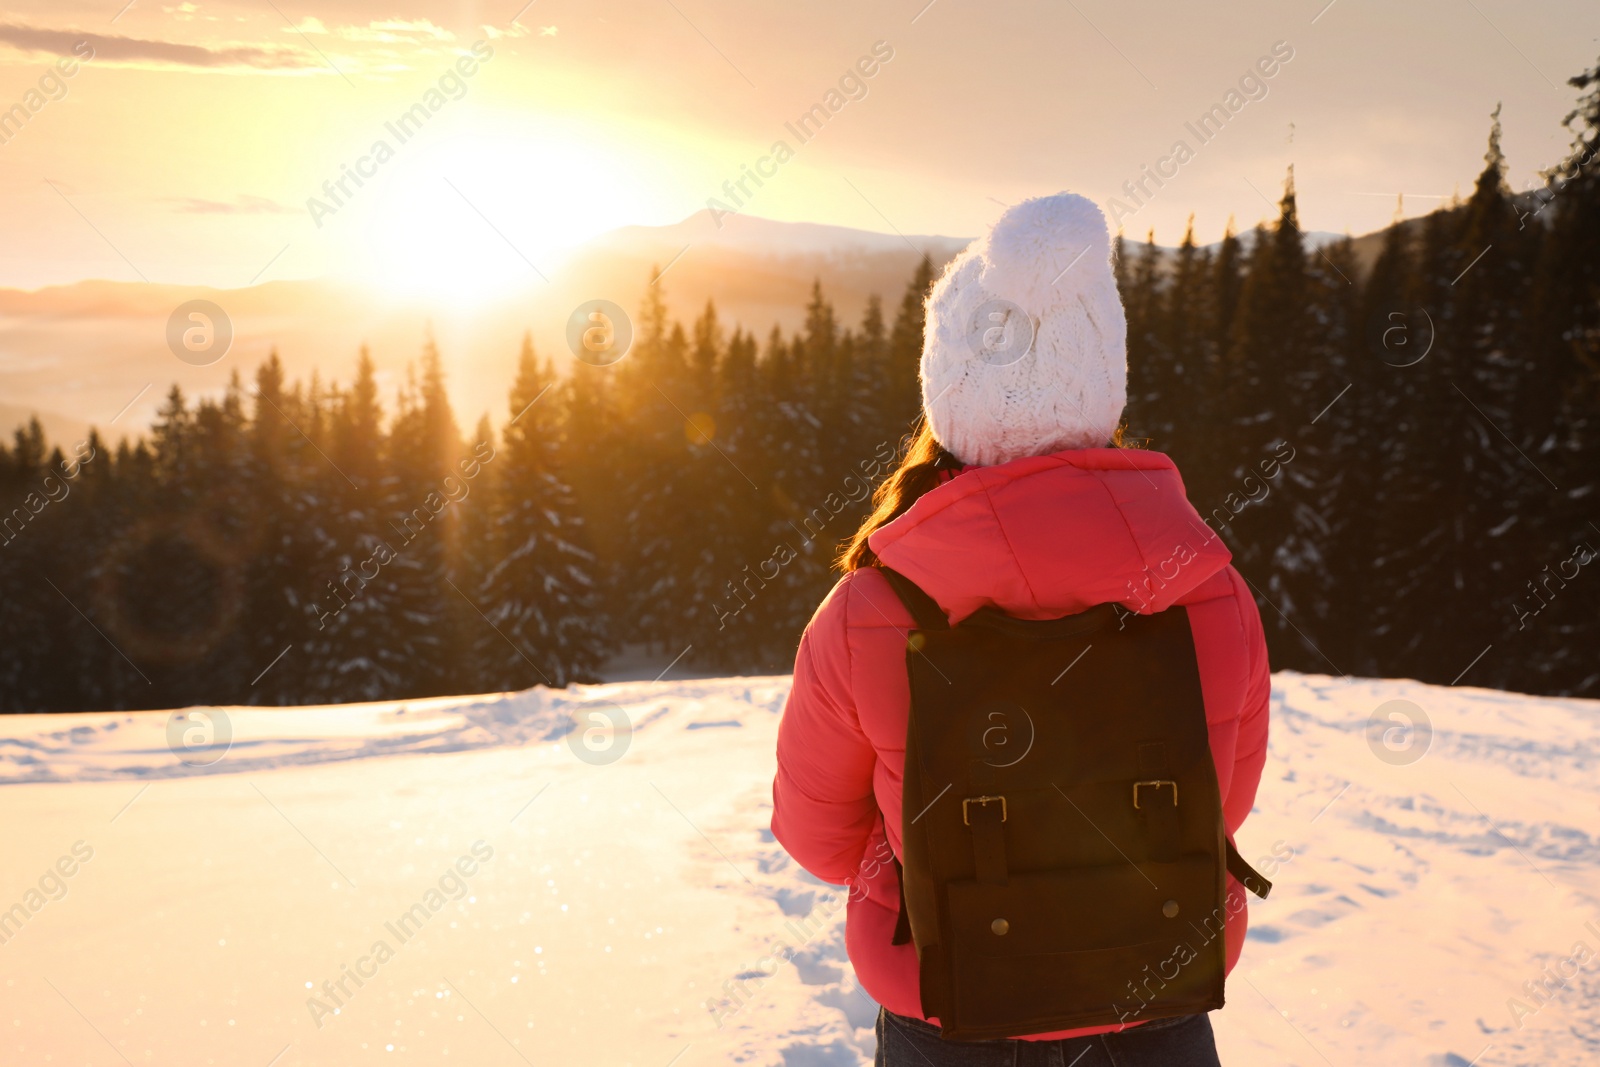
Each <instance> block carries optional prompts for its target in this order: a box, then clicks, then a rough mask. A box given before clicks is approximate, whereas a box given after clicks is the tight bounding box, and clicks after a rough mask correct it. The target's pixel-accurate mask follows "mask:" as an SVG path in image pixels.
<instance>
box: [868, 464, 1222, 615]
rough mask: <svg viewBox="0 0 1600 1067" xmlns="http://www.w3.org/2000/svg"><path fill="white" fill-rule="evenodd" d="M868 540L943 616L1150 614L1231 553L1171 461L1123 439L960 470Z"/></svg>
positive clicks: (1219, 566) (1217, 567)
mask: <svg viewBox="0 0 1600 1067" xmlns="http://www.w3.org/2000/svg"><path fill="white" fill-rule="evenodd" d="M868 543H869V544H870V545H871V547H872V550H873V552H875V553H876V554H877V556H878V558H879V559H880V560H882V562H883V563H884V564H885V565H886V566H889V567H892V568H894V569H895V570H897V571H899V572H900V573H901V574H904V575H905V576H906V577H907V578H910V579H911V580H912V581H914V582H916V583H917V584H918V585H919V586H921V587H922V588H923V589H924V590H925V591H926V592H927V593H928V595H930V596H932V597H933V598H934V599H935V600H937V601H938V602H939V605H940V607H942V608H944V610H945V612H946V614H948V615H949V616H950V618H951V620H952V621H953V622H959V621H960V620H962V619H964V618H966V617H967V616H968V615H970V614H972V613H973V612H974V611H977V610H978V609H979V608H982V607H986V606H992V607H995V608H997V609H999V610H1000V611H1003V612H1005V613H1006V614H1008V615H1013V616H1016V617H1018V618H1023V619H1053V618H1058V617H1060V616H1062V615H1074V614H1077V613H1078V612H1080V611H1086V610H1088V609H1089V608H1092V607H1094V606H1095V605H1097V604H1105V603H1117V604H1121V605H1123V606H1124V607H1126V608H1128V609H1129V610H1131V611H1135V612H1138V613H1140V614H1150V613H1153V612H1157V611H1163V610H1165V609H1166V608H1168V607H1170V606H1172V605H1173V604H1174V603H1177V602H1178V601H1179V600H1181V599H1182V598H1183V597H1184V596H1185V595H1186V594H1187V593H1189V592H1191V591H1193V590H1194V589H1195V588H1196V587H1197V586H1199V585H1200V584H1201V583H1202V582H1204V581H1206V580H1207V579H1208V578H1210V577H1212V576H1213V575H1214V574H1216V573H1217V572H1218V571H1221V570H1222V569H1223V568H1225V567H1226V566H1227V565H1228V562H1229V561H1230V560H1231V559H1232V558H1233V557H1232V554H1231V553H1230V552H1229V551H1228V548H1227V546H1226V545H1224V544H1223V543H1222V539H1221V538H1220V537H1218V536H1217V534H1216V532H1215V531H1213V530H1212V529H1211V528H1210V527H1208V526H1207V525H1206V524H1205V523H1204V522H1203V521H1201V518H1200V515H1199V513H1198V512H1196V511H1195V509H1194V508H1193V507H1192V506H1191V505H1190V504H1189V500H1188V498H1187V496H1185V494H1184V488H1183V479H1182V477H1181V476H1180V475H1179V474H1178V469H1177V467H1175V466H1174V465H1173V463H1172V460H1171V459H1169V458H1168V457H1167V456H1165V455H1163V454H1162V453H1160V452H1146V451H1143V450H1140V449H1121V448H1086V449H1074V450H1071V451H1066V452H1057V453H1055V454H1053V455H1048V456H1030V457H1028V458H1026V459H1018V460H1013V461H1012V462H1010V463H1004V464H1001V465H999V466H995V467H968V468H967V469H965V470H963V471H962V472H961V473H960V474H957V475H956V476H955V477H953V478H951V479H950V480H949V481H947V482H945V483H944V484H942V485H940V486H938V487H937V488H935V489H933V490H931V491H930V492H928V493H926V494H924V495H923V496H922V498H921V499H919V500H918V501H917V502H916V503H915V504H913V505H912V506H911V507H910V508H909V509H908V510H907V511H906V512H905V514H903V515H901V516H900V517H899V518H897V519H895V520H894V521H893V522H890V523H888V524H887V525H885V526H883V527H882V528H881V529H879V530H877V531H875V532H874V533H873V534H872V536H871V537H870V538H869V539H868Z"/></svg>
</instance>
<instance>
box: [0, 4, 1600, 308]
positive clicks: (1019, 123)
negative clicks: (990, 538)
mask: <svg viewBox="0 0 1600 1067" xmlns="http://www.w3.org/2000/svg"><path fill="white" fill-rule="evenodd" d="M124 2H125V0H107V2H104V3H92V4H91V3H82V2H77V0H68V2H59V0H50V2H42V0H21V2H11V3H8V4H7V5H6V9H5V13H4V14H3V15H0V111H3V110H4V109H8V108H11V107H12V105H13V104H22V105H23V107H24V111H27V109H28V105H29V102H30V92H33V95H32V96H31V102H32V103H33V104H35V105H39V104H41V103H42V106H38V107H37V108H36V110H33V111H31V112H29V113H28V114H27V119H26V122H18V121H16V120H13V127H15V126H20V128H13V127H5V126H0V134H3V135H4V136H5V137H6V138H8V139H6V140H5V141H4V143H0V203H3V205H4V230H3V232H4V239H3V242H0V286H11V287H22V288H34V287H38V286H42V285H48V284H56V283H62V282H71V281H75V280H79V279H83V278H107V279H114V280H123V281H138V280H141V279H146V280H149V281H151V282H164V283H184V284H207V285H214V286H219V287H223V288H235V287H241V286H246V285H249V284H251V283H252V282H255V281H267V280H274V279H285V278H309V277H322V276H346V277H353V278H356V279H358V280H362V281H365V282H369V283H372V284H375V285H380V286H383V287H385V288H387V289H390V290H392V291H395V292H406V291H412V290H422V289H428V290H434V291H445V292H457V291H458V292H461V293H463V294H467V293H478V292H487V291H490V290H496V289H500V290H503V289H507V288H514V287H517V286H523V285H526V284H527V283H528V282H529V280H530V279H533V278H536V277H537V276H538V275H539V274H540V273H544V274H548V273H549V272H550V271H552V270H557V269H559V263H560V250H561V249H562V248H563V247H567V246H570V245H572V244H573V243H576V242H579V241H582V240H583V239H585V238H587V237H590V236H593V235H595V234H597V233H600V232H603V231H605V230H608V229H612V228H614V227H617V226H621V225H628V224H635V223H642V224H665V223H671V222H675V221H678V220H680V219H682V218H683V217H685V216H687V215H689V214H691V213H693V212H695V211H699V210H702V209H704V208H706V206H707V201H708V200H709V199H712V198H715V199H718V200H720V201H722V202H723V203H724V204H726V205H728V206H730V207H731V206H734V205H733V204H732V202H731V201H729V199H728V197H727V195H726V194H725V193H724V192H723V186H724V183H725V182H729V181H730V180H732V181H736V180H737V179H738V178H739V177H740V176H741V174H742V173H744V168H746V167H752V168H754V167H756V166H757V165H758V163H760V165H761V166H762V168H763V169H764V170H765V171H767V173H768V177H767V178H765V179H764V184H762V185H761V187H760V188H756V187H755V186H754V185H753V183H750V182H749V181H748V180H747V184H746V188H747V190H752V191H753V193H752V195H750V196H749V197H747V198H745V203H744V205H743V208H742V210H745V211H747V212H749V213H751V214H756V215H762V216H766V217H769V218H776V219H784V220H805V221H814V222H827V223H837V224H841V225H848V226H856V227H861V228H865V229H872V230H879V231H884V232H894V231H896V230H898V231H900V232H903V233H907V234H913V233H940V234H951V235H970V234H974V233H976V232H978V231H979V230H980V228H981V227H982V226H984V225H985V223H987V222H988V221H990V220H991V219H992V218H993V217H994V216H995V215H996V214H997V213H998V212H999V211H1000V209H1001V204H1002V203H1006V202H1013V201H1015V200H1017V199H1020V198H1023V197H1026V196H1030V195H1036V194H1042V193H1048V192H1054V191H1057V190H1061V189H1071V190H1075V191H1079V192H1083V193H1085V194H1087V195H1089V196H1091V197H1093V198H1094V199H1096V200H1097V201H1099V202H1100V203H1102V204H1103V205H1107V207H1108V210H1110V209H1111V206H1112V205H1111V198H1113V197H1121V198H1122V199H1123V200H1124V203H1125V204H1127V206H1128V207H1130V208H1131V207H1133V206H1134V205H1133V203H1132V202H1131V201H1129V200H1128V199H1127V197H1126V196H1125V194H1123V193H1122V191H1121V190H1122V185H1123V183H1124V182H1125V181H1130V180H1137V179H1139V178H1140V177H1141V167H1142V166H1144V165H1147V164H1148V165H1149V166H1151V167H1152V168H1154V167H1156V166H1157V165H1158V161H1159V160H1161V159H1162V158H1163V157H1167V156H1168V155H1169V153H1170V151H1171V150H1172V148H1173V145H1174V142H1176V141H1178V140H1180V139H1181V140H1184V141H1185V142H1186V143H1187V144H1188V146H1189V147H1190V149H1191V150H1192V158H1190V159H1188V160H1187V161H1185V162H1183V163H1182V165H1181V166H1179V165H1177V164H1176V163H1170V162H1169V163H1168V164H1166V166H1167V168H1168V170H1169V173H1171V175H1172V176H1170V177H1168V178H1166V179H1165V184H1164V186H1163V187H1161V188H1159V189H1156V191H1155V193H1154V195H1153V196H1151V197H1149V198H1148V200H1147V202H1146V203H1145V204H1144V205H1143V206H1140V207H1139V208H1138V210H1137V211H1135V212H1133V213H1132V214H1130V215H1128V216H1127V217H1126V218H1121V219H1119V221H1120V222H1121V224H1122V226H1123V228H1124V229H1125V230H1126V231H1127V232H1128V233H1129V234H1130V235H1134V236H1138V237H1141V238H1142V237H1143V235H1144V233H1145V231H1146V230H1147V229H1149V228H1150V227H1152V226H1153V227H1154V228H1155V230H1156V236H1157V239H1158V240H1159V241H1161V242H1163V243H1168V244H1172V243H1176V242H1177V240H1178V239H1179V237H1180V236H1181V232H1182V227H1183V222H1184V219H1185V218H1186V217H1187V216H1188V214H1189V213H1190V212H1191V211H1192V212H1194V213H1195V214H1196V216H1197V223H1196V224H1197V228H1198V232H1199V235H1200V237H1201V239H1202V240H1214V239H1215V238H1217V237H1218V236H1219V235H1220V234H1221V231H1222V228H1223V226H1224V224H1225V223H1226V221H1227V219H1228V217H1229V215H1230V214H1231V215H1234V216H1237V218H1238V221H1239V224H1240V226H1241V227H1243V226H1248V225H1250V224H1252V223H1254V222H1255V221H1256V220H1257V219H1258V218H1261V217H1263V216H1264V215H1267V214H1269V213H1270V212H1271V210H1272V208H1271V206H1270V204H1269V201H1270V200H1273V199H1275V198H1276V196H1277V194H1278V191H1279V189H1280V188H1281V182H1282V178H1283V174H1284V171H1285V168H1286V167H1287V166H1288V164H1290V163H1291V162H1292V163H1294V164H1295V167H1296V174H1297V177H1298V183H1299V190H1300V193H1301V196H1302V200H1301V204H1302V212H1303V216H1302V218H1303V225H1304V228H1305V229H1307V230H1328V231H1334V232H1342V231H1345V230H1349V231H1351V232H1353V233H1362V232H1366V231H1369V230H1372V229H1375V228H1377V227H1379V226H1382V225H1383V224H1385V223H1386V222H1387V221H1388V220H1389V219H1390V218H1391V217H1392V216H1393V214H1394V209H1395V206H1394V196H1395V194H1396V193H1398V192H1404V193H1405V194H1406V196H1407V199H1406V212H1407V214H1417V213H1421V212H1424V211H1427V210H1429V209H1431V208H1433V207H1434V206H1436V205H1437V204H1438V203H1439V198H1440V197H1448V196H1450V195H1451V194H1452V192H1454V191H1455V190H1457V189H1462V190H1465V189H1467V188H1469V187H1470V183H1471V181H1472V179H1473V178H1474V176H1475V175H1476V174H1477V172H1478V170H1479V169H1480V167H1481V165H1482V154H1483V144H1484V136H1485V133H1486V132H1487V128H1488V123H1489V117H1488V116H1489V113H1490V111H1491V110H1492V109H1493V108H1494V106H1495V104H1496V103H1497V102H1503V121H1504V123H1505V148H1506V151H1507V154H1508V156H1509V160H1510V170H1511V178H1512V183H1513V185H1514V186H1515V187H1517V188H1522V187H1524V186H1525V185H1526V184H1527V183H1528V182H1529V181H1530V180H1531V179H1532V178H1533V177H1534V173H1535V171H1536V170H1537V169H1538V168H1539V167H1541V166H1544V165H1547V164H1549V163H1550V162H1552V161H1553V160H1555V159H1557V158H1559V156H1560V154H1561V152H1562V150H1563V148H1564V146H1565V145H1566V143H1567V141H1568V138H1567V136H1566V135H1565V133H1564V131H1563V130H1562V128H1561V127H1560V120H1561V117H1562V116H1563V115H1564V114H1565V113H1566V111H1567V110H1569V109H1570V107H1571V105H1572V102H1573V97H1574V93H1573V90H1571V89H1570V88H1569V87H1567V86H1566V84H1565V79H1566V78H1567V77H1568V76H1570V75H1572V74H1574V73H1576V72H1578V71H1579V70H1581V69H1583V68H1584V67H1586V66H1589V65H1591V64H1592V63H1593V62H1594V60H1595V57H1596V55H1597V53H1600V5H1596V4H1594V3H1593V2H1592V0H1553V2H1546V3H1540V4H1535V5H1530V4H1513V3H1510V2H1509V0H1424V2H1417V3H1407V4H1404V5H1397V4H1383V3H1379V2H1377V0H1335V2H1334V3H1332V4H1331V5H1329V4H1327V3H1326V0H1307V2H1301V0H1294V2H1288V3H1284V2H1279V3H1266V2H1261V0H1255V2H1245V3H1234V4H1226V5H1224V4H1178V3H1147V4H1138V5H1129V4H1117V3H1112V2H1111V0H1062V2H1059V3H1050V4H1043V3H1021V4H1007V5H1003V6H1002V5H997V4H978V3H974V2H971V0H934V2H933V3H932V4H926V0H904V2H894V3H889V2H873V0H868V2H860V0H857V2H851V3H832V4H807V5H774V4H748V3H742V4H741V3H731V2H726V0H631V2H605V0H601V2H594V3H582V4H579V3H571V2H565V0H535V2H533V3H531V4H529V5H528V6H527V7H526V8H525V9H523V10H522V11H521V12H520V13H519V11H518V8H519V6H521V3H522V0H496V2H494V3H463V4H450V3H430V2H422V0H413V2H397V3H391V4H381V3H371V2H362V3H355V2H351V0H335V2H331V3H321V4H316V5H311V4H305V3H300V2H297V0H270V2H269V0H262V2H260V3H250V2H238V3H227V2H224V3H210V2H201V3H181V4H176V5H172V4H161V3H158V2H156V0H134V2H133V3H132V4H130V5H129V6H127V7H126V8H123V9H122V10H121V11H120V13H119V8H120V7H121V5H122V4H123V3H124ZM925 5H926V6H925ZM79 41H87V42H88V47H89V48H92V50H93V58H92V59H89V60H87V61H83V62H80V63H79V64H78V65H77V66H76V68H75V70H74V73H73V75H72V76H71V77H69V78H64V79H62V80H61V81H59V82H55V81H53V80H52V79H51V76H50V74H49V72H50V71H51V70H52V69H53V64H54V63H55V62H56V58H57V57H58V56H61V55H68V54H70V53H71V52H72V50H73V48H74V46H75V44H76V43H77V42H79ZM877 42H883V43H882V44H881V45H878V46H877V47H878V53H879V55H880V56H882V55H884V54H886V53H892V57H891V58H889V59H887V60H886V61H881V62H880V61H874V60H871V58H870V57H872V55H873V50H874V46H875V44H876V43H877ZM1278 42H1284V43H1285V45H1286V47H1287V49H1292V59H1289V60H1288V61H1287V62H1283V63H1279V64H1275V65H1274V64H1271V63H1268V64H1267V66H1270V67H1272V69H1273V74H1272V76H1271V77H1270V78H1261V79H1260V80H1259V81H1256V82H1251V83H1249V84H1248V85H1247V87H1246V89H1245V91H1244V92H1243V93H1241V95H1240V96H1239V97H1235V101H1236V102H1237V101H1239V100H1241V99H1243V100H1244V103H1243V105H1242V106H1241V107H1239V108H1238V110H1237V112H1236V113H1232V114H1231V117H1230V118H1229V121H1228V122H1227V124H1226V126H1225V127H1224V128H1223V129H1222V130H1221V132H1220V133H1217V134H1215V136H1214V137H1213V138H1212V139H1210V140H1209V142H1208V143H1202V142H1201V141H1199V140H1198V139H1197V138H1196V137H1195V136H1194V134H1193V133H1192V132H1190V129H1189V127H1188V126H1186V123H1194V122H1195V121H1196V120H1197V119H1198V117H1199V116H1200V115H1201V114H1202V113H1204V112H1206V111H1207V109H1208V108H1210V107H1211V105H1213V104H1219V103H1223V104H1225V103H1226V101H1225V96H1226V94H1227V93H1228V92H1229V91H1230V90H1234V89H1237V88H1238V87H1239V82H1240V79H1241V77H1242V76H1244V75H1246V74H1247V73H1250V72H1252V71H1254V70H1256V69H1257V68H1256V64H1257V62H1258V60H1261V59H1262V58H1263V57H1268V58H1270V57H1271V55H1272V53H1273V48H1274V45H1275V44H1277V43H1278ZM475 44H476V45H477V48H478V50H479V55H480V56H482V55H485V54H488V55H490V58H488V59H486V60H483V61H481V62H480V61H478V60H477V59H476V58H475V59H474V60H472V61H471V62H470V63H467V64H465V65H466V66H470V67H472V68H473V73H471V74H470V76H467V75H463V74H460V73H457V72H456V70H457V68H456V66H455V64H456V63H457V62H458V58H459V57H461V56H471V55H473V48H474V45H475ZM1285 45H1279V54H1280V55H1282V54H1284V51H1285ZM863 57H867V58H868V61H867V62H866V63H865V64H864V65H863V66H862V67H861V68H859V69H862V70H864V69H871V70H872V74H871V76H870V77H859V78H856V77H854V76H852V77H846V75H852V72H854V71H857V70H858V68H857V64H858V62H859V61H862V60H863ZM1262 69H1265V68H1262ZM841 78H844V79H845V84H844V87H843V88H842V90H841ZM41 79H45V81H44V83H43V84H42V83H41ZM441 79H444V85H443V87H442V89H441ZM63 88H64V95H62V90H63ZM430 90H435V91H437V95H435V96H433V97H431V98H430V97H429V91H430ZM830 90H840V91H839V92H838V94H837V95H835V96H833V97H832V98H831V101H830V98H829V95H828V94H829V93H830ZM1263 91H1264V93H1265V95H1264V96H1263V95H1261V93H1262V92H1263ZM1250 95H1254V96H1255V97H1256V98H1255V99H1249V98H1248V97H1249V96H1250ZM52 96H58V97H60V98H59V99H51V97H52ZM852 96H854V97H856V98H854V99H851V97H852ZM430 102H431V103H433V104H434V105H436V106H435V107H432V108H429V107H428V105H429V103H430ZM830 102H831V103H833V104H834V105H835V106H836V110H833V111H827V113H828V114H829V116H830V117H829V118H828V120H827V121H826V123H825V124H824V125H822V128H821V129H820V130H815V131H812V132H813V133H814V136H811V137H810V138H809V139H808V140H807V141H805V142H804V143H802V142H801V141H800V140H799V139H798V138H797V137H796V136H795V133H794V132H793V131H792V130H790V129H789V125H788V124H793V123H795V122H796V121H797V120H798V119H799V117H800V116H801V115H803V114H804V113H806V112H807V111H808V110H809V109H810V108H812V107H813V105H819V104H820V105H822V106H823V108H824V110H827V108H828V105H829V103H830ZM418 104H422V105H423V109H424V111H425V112H426V114H427V118H426V121H425V122H421V121H417V122H415V123H414V125H420V127H421V128H420V129H414V130H412V131H410V132H411V136H409V137H408V138H407V139H406V140H405V141H404V143H401V141H400V139H399V138H397V137H396V136H395V135H394V133H393V132H391V131H390V130H389V128H388V126H387V125H386V124H390V123H397V122H398V121H399V119H400V117H401V116H402V115H404V114H406V113H407V111H408V109H412V108H413V106H414V105H418ZM12 114H13V115H15V114H17V113H16V112H12ZM1291 124H1292V128H1291ZM380 140H381V141H384V142H386V143H387V145H388V147H389V148H390V149H391V150H392V157H385V158H384V159H383V160H382V161H376V160H375V159H374V158H373V152H374V149H375V145H376V142H378V141H380ZM780 140H781V141H784V142H786V143H787V145H788V146H789V148H790V149H791V150H792V152H793V156H792V158H786V159H785V160H784V161H783V162H781V163H778V162H775V161H772V160H767V161H766V162H762V161H763V158H764V157H767V156H768V155H769V153H770V152H771V151H772V149H773V145H774V143H775V142H777V141H780ZM346 167H349V168H358V167H360V168H362V169H365V170H366V171H367V172H368V177H367V178H365V179H364V180H363V184H362V185H361V186H360V187H359V188H358V187H357V186H355V185H354V184H353V183H351V182H350V180H349V179H346V181H347V186H346V189H347V191H348V192H349V193H350V195H348V196H347V197H346V196H344V195H343V194H341V201H342V202H341V203H339V204H338V205H337V207H336V210H333V211H331V212H326V213H319V215H318V217H316V218H314V217H313V211H312V210H311V207H309V206H308V201H310V200H311V198H313V197H315V198H318V199H319V200H321V201H322V202H323V203H324V204H325V205H328V206H330V207H334V206H335V205H334V202H333V201H332V200H331V199H330V198H329V197H328V196H327V195H326V194H325V192H324V188H323V185H324V182H330V183H331V182H335V181H337V180H338V179H339V178H340V177H341V175H342V174H344V173H345V171H344V168H346ZM1147 187H1148V188H1151V189H1155V187H1154V186H1153V185H1147Z"/></svg>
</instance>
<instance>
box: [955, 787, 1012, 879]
mask: <svg viewBox="0 0 1600 1067" xmlns="http://www.w3.org/2000/svg"><path fill="white" fill-rule="evenodd" d="M996 801H999V803H998V804H997V803H995V802H996ZM974 805H976V807H974ZM1006 816H1007V812H1006V798H1005V797H1001V796H982V797H967V798H966V799H965V800H963V801H962V802H961V821H962V822H964V823H966V825H967V826H968V827H969V828H970V829H971V830H972V861H973V867H974V869H975V873H976V874H977V876H978V880H979V881H982V882H988V883H990V884H991V885H1005V883H1006V878H1007V876H1008V873H1009V872H1008V870H1007V866H1006V834H1005V822H1006Z"/></svg>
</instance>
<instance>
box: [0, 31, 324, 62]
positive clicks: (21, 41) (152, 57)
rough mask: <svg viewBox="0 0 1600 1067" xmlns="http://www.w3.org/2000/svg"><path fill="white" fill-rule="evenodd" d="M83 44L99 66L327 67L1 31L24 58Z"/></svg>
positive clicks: (246, 53) (253, 51) (92, 36)
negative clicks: (32, 54) (90, 49)
mask: <svg viewBox="0 0 1600 1067" xmlns="http://www.w3.org/2000/svg"><path fill="white" fill-rule="evenodd" d="M83 41H87V42H88V43H89V46H90V47H91V48H93V49H94V61H95V62H96V63H117V64H124V65H133V66H161V67H170V66H176V67H198V68H201V69H207V70H226V69H229V68H239V67H244V68H248V69H251V70H305V69H309V68H316V67H321V66H323V63H322V60H321V59H319V58H318V57H316V56H313V55H308V54H307V53H305V52H302V51H300V50H299V49H295V48H256V47H254V46H251V45H234V46H231V47H227V48H205V47H203V46H201V45H194V44H176V43H174V42H171V41H146V40H140V39H139V38H137V37H112V36H107V35H104V34H98V33H83V32H79V31H77V30H47V29H43V28H40V27H35V26H11V25H0V45H9V46H10V47H12V48H14V49H16V50H17V51H20V52H43V53H46V54H49V55H61V56H64V55H71V54H73V48H74V47H75V46H76V45H78V44H79V43H80V42H83Z"/></svg>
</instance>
